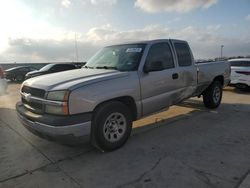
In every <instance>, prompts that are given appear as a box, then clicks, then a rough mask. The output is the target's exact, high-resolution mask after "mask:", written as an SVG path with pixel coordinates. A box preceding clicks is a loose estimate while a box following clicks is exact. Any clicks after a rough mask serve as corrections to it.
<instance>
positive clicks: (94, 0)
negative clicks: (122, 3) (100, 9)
mask: <svg viewBox="0 0 250 188" xmlns="http://www.w3.org/2000/svg"><path fill="white" fill-rule="evenodd" d="M90 2H91V4H93V5H98V4H108V5H114V4H116V3H117V0H90Z"/></svg>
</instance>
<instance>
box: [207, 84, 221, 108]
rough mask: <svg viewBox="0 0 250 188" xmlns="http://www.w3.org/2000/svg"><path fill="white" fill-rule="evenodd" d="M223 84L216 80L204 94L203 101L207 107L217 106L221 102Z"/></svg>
mask: <svg viewBox="0 0 250 188" xmlns="http://www.w3.org/2000/svg"><path fill="white" fill-rule="evenodd" d="M222 92H223V91H222V84H221V83H220V82H219V81H215V82H213V83H212V85H210V86H209V87H208V88H207V89H206V91H205V92H204V94H203V103H204V105H205V106H206V107H207V108H211V109H214V108H217V107H218V106H219V105H220V103H221V98H222Z"/></svg>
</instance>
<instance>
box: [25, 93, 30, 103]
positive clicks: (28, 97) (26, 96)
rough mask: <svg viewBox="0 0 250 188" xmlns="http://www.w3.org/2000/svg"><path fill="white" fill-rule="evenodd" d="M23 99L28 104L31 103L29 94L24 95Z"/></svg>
mask: <svg viewBox="0 0 250 188" xmlns="http://www.w3.org/2000/svg"><path fill="white" fill-rule="evenodd" d="M24 99H25V100H26V101H28V102H30V101H31V94H30V93H24Z"/></svg>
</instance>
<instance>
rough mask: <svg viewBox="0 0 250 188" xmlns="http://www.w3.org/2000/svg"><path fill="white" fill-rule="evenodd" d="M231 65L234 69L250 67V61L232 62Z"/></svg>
mask: <svg viewBox="0 0 250 188" xmlns="http://www.w3.org/2000/svg"><path fill="white" fill-rule="evenodd" d="M230 64H231V66H234V67H250V61H230Z"/></svg>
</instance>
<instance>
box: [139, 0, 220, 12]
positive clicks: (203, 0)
mask: <svg viewBox="0 0 250 188" xmlns="http://www.w3.org/2000/svg"><path fill="white" fill-rule="evenodd" d="M217 1H218V0H136V2H135V7H138V8H140V9H142V10H144V11H146V12H150V13H155V12H162V11H166V12H180V13H186V12H190V11H192V10H194V9H198V8H209V7H211V6H213V5H214V4H216V3H217Z"/></svg>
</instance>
